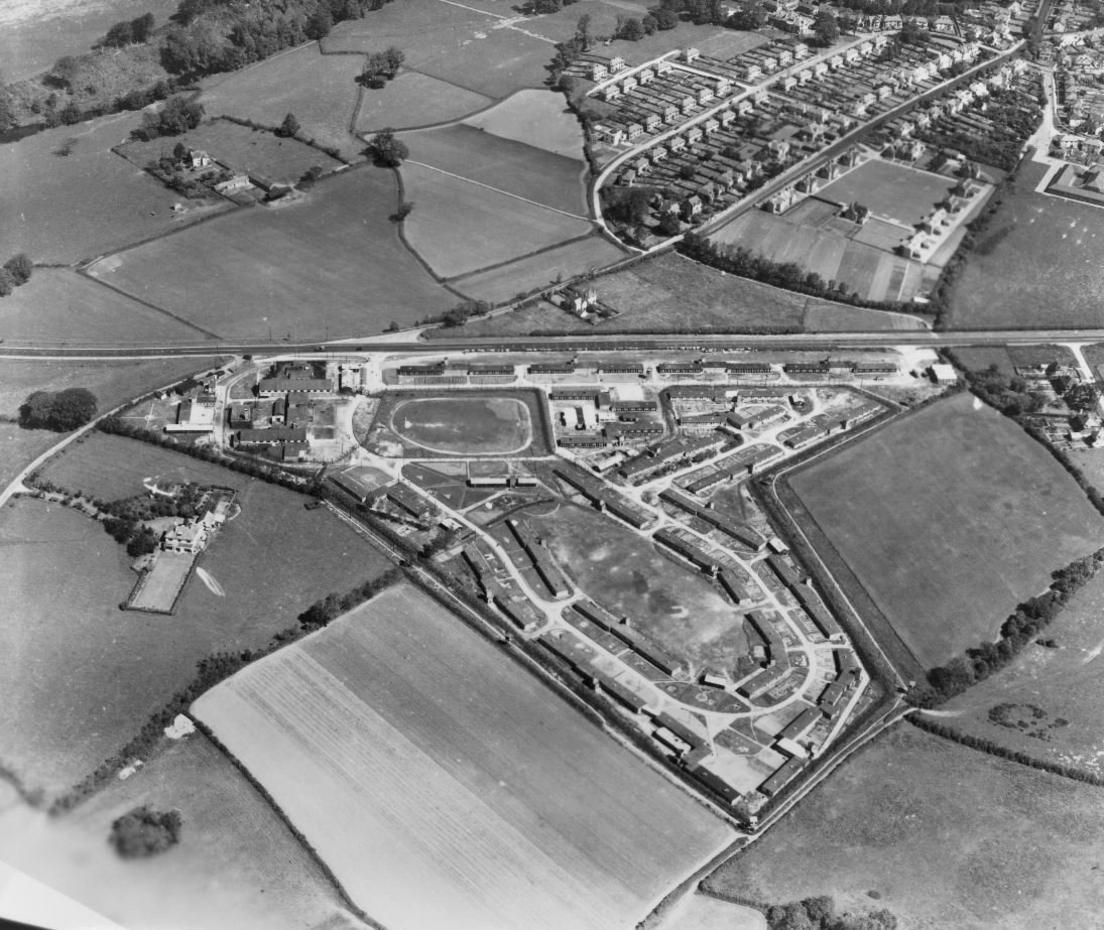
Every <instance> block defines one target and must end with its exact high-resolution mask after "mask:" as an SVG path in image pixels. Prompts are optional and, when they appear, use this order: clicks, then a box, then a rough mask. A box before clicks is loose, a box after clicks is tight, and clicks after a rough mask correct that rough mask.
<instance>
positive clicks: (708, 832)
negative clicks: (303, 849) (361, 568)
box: [194, 585, 731, 930]
mask: <svg viewBox="0 0 1104 930" xmlns="http://www.w3.org/2000/svg"><path fill="white" fill-rule="evenodd" d="M194 710H195V712H196V713H197V714H198V716H199V717H200V718H201V719H202V720H203V721H204V722H205V723H207V724H208V725H209V726H210V727H211V728H212V729H213V730H214V732H215V734H216V735H217V736H218V738H219V739H220V740H221V741H222V742H223V743H225V744H226V745H227V746H228V747H229V748H230V750H231V751H232V752H233V753H234V754H235V755H236V756H237V758H238V759H240V760H241V761H242V762H243V763H244V764H245V765H246V766H247V767H248V768H249V770H250V772H251V773H252V774H253V775H254V777H256V778H258V779H259V780H260V781H261V783H262V784H264V785H265V787H266V788H267V790H268V791H269V792H270V793H271V794H272V796H273V797H274V798H275V799H276V802H277V803H278V804H279V805H280V806H281V807H282V808H283V810H284V811H285V813H287V814H288V816H289V817H290V818H291V820H292V822H293V823H295V825H296V827H297V828H298V829H300V830H302V831H303V833H304V834H305V835H306V837H307V839H308V841H309V842H311V843H312V845H314V847H315V848H316V849H317V850H318V851H319V853H320V855H321V856H322V858H323V859H324V860H325V861H326V862H327V864H328V865H329V866H330V868H331V869H333V871H334V872H335V874H336V875H337V876H338V878H339V879H340V880H341V881H342V882H343V884H344V885H345V887H346V888H347V890H348V891H349V893H350V894H351V895H352V897H353V898H354V900H355V901H356V902H357V903H358V904H359V905H360V906H361V907H363V908H364V909H365V910H366V911H367V912H368V913H369V914H370V915H371V916H372V917H373V918H374V919H376V920H379V921H380V922H381V923H383V924H385V925H386V926H388V927H391V928H393V930H406V928H421V927H438V926H450V927H457V928H461V930H468V928H471V930H497V928H502V930H507V928H508V930H515V928H517V927H520V926H525V927H532V928H534V930H536V928H548V930H553V928H556V930H568V928H616V927H631V926H633V925H635V923H636V922H637V921H638V920H640V919H641V918H642V917H643V916H644V915H645V914H646V913H647V912H648V910H649V909H650V908H651V907H652V906H653V905H654V903H655V902H656V901H658V899H659V898H660V897H661V896H662V895H663V894H664V893H665V892H666V890H667V889H668V888H669V887H670V885H671V884H673V883H674V882H676V881H678V880H679V879H680V878H681V877H683V876H684V875H685V874H687V873H689V872H690V871H692V870H693V868H694V867H695V866H696V865H698V864H700V863H702V862H704V861H706V860H707V859H708V857H709V856H710V855H711V854H713V853H715V852H716V851H717V850H718V849H719V848H721V847H722V846H723V845H724V843H725V842H726V841H727V840H728V839H729V837H730V836H731V833H730V831H729V829H728V828H727V827H726V826H724V825H723V824H722V823H721V822H720V821H718V820H716V819H715V818H713V816H712V815H710V814H708V813H707V812H706V811H705V810H704V809H703V808H701V807H699V806H697V804H696V803H695V802H693V801H692V800H691V799H690V798H689V797H687V796H686V795H684V794H682V792H681V791H679V790H678V789H676V788H675V787H674V786H673V785H670V784H669V783H668V782H666V781H665V780H664V779H663V778H662V777H661V776H659V775H658V773H656V772H655V771H653V770H652V769H651V768H649V767H647V766H644V765H642V764H641V763H640V762H639V760H637V759H636V758H635V757H633V756H632V755H631V754H629V753H627V752H625V750H624V749H623V748H622V747H620V746H618V745H617V744H616V743H615V742H613V741H611V740H609V739H608V738H607V737H606V736H605V735H604V734H603V733H602V732H601V731H600V730H598V729H596V728H594V727H592V726H590V725H589V724H588V723H587V722H585V721H584V720H583V719H582V718H581V717H579V716H578V715H577V712H576V711H575V710H574V709H573V708H571V707H570V706H569V705H568V704H566V703H565V702H563V701H561V700H560V699H559V698H558V697H557V696H555V695H554V694H553V693H552V692H550V691H548V690H547V688H546V687H545V686H544V685H543V684H542V683H541V682H539V681H538V680H537V679H536V678H533V677H531V676H530V675H529V674H528V673H526V672H524V671H523V670H522V669H521V667H520V666H518V665H515V664H513V663H511V662H510V661H509V660H508V659H504V657H503V655H502V654H501V653H500V651H499V650H497V649H496V648H495V647H494V646H493V645H492V644H490V643H488V642H486V641H485V640H483V639H481V638H480V637H479V636H478V635H476V634H475V633H474V632H472V631H471V630H470V629H468V628H467V627H466V626H464V625H463V624H462V623H461V622H459V621H458V620H457V619H456V618H455V617H453V616H452V615H450V614H449V613H448V612H447V611H445V610H444V609H443V608H441V607H440V606H439V605H437V604H436V602H434V601H432V600H430V599H429V598H427V597H426V596H425V595H423V594H421V593H420V592H418V591H416V590H415V589H413V588H411V587H408V586H405V585H404V586H400V587H397V588H392V589H390V590H388V591H386V592H384V593H383V594H382V595H380V596H378V597H377V598H375V599H373V600H372V601H369V602H368V603H367V604H365V605H363V606H362V607H360V608H358V609H357V610H355V611H353V612H352V613H351V614H349V615H347V616H346V617H344V618H343V619H341V620H339V621H337V622H335V623H333V624H331V625H330V626H329V627H328V628H327V629H326V630H323V631H320V633H319V634H317V635H313V636H311V637H308V638H307V639H305V640H302V641H300V642H299V643H297V644H295V645H293V646H291V647H288V648H286V649H284V650H281V651H280V652H278V653H275V654H273V655H271V656H269V657H267V658H266V659H263V660H261V661H260V662H257V663H255V664H254V665H252V666H250V667H248V668H246V669H244V670H243V671H242V672H240V673H238V674H237V675H235V676H234V677H233V678H231V679H229V680H227V681H226V682H223V683H222V684H221V685H219V686H217V687H215V688H214V689H212V690H211V691H210V692H208V693H207V694H205V695H204V696H203V697H202V698H200V699H199V700H198V701H197V702H196V704H195V707H194ZM304 783H310V784H311V785H312V786H313V790H312V791H309V792H305V791H303V790H302V786H303V784H304ZM645 799H646V800H645ZM427 887H432V889H433V894H427V893H426V888H427Z"/></svg>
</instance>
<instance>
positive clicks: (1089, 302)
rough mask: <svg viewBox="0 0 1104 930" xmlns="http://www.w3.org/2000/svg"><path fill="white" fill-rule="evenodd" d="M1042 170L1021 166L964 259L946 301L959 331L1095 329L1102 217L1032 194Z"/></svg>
mask: <svg viewBox="0 0 1104 930" xmlns="http://www.w3.org/2000/svg"><path fill="white" fill-rule="evenodd" d="M1045 168H1046V166H1045V165H1040V164H1036V163H1034V162H1027V163H1025V165H1024V167H1023V168H1022V169H1021V171H1020V173H1019V175H1018V176H1017V178H1016V180H1015V182H1014V186H1013V189H1012V191H1011V192H1008V193H1005V194H1004V198H1003V203H1002V204H1001V206H1000V209H999V210H998V211H997V214H996V215H995V216H994V217H993V219H992V221H991V223H990V224H989V227H988V229H987V230H986V232H985V234H984V235H983V236H982V237H981V238H980V241H979V242H978V245H977V247H976V248H975V249H974V251H973V252H972V253H971V254H970V256H969V259H968V260H967V262H966V267H965V268H964V269H963V271H962V274H961V276H960V277H959V279H958V281H957V283H956V284H955V288H954V293H953V295H952V299H951V316H950V324H951V326H952V327H953V328H959V329H986V328H996V329H1002V328H1008V329H1015V328H1017V327H1022V326H1055V327H1061V326H1069V327H1093V326H1100V325H1101V323H1102V320H1104V315H1102V312H1101V307H1100V301H1099V300H1098V299H1097V296H1096V295H1098V294H1099V293H1100V292H1101V289H1102V288H1104V277H1102V266H1101V264H1100V260H1099V259H1100V250H1101V247H1102V246H1104V225H1102V221H1104V213H1102V212H1101V210H1100V208H1099V207H1094V206H1090V205H1088V204H1078V203H1071V202H1070V201H1068V200H1061V199H1059V198H1057V197H1048V196H1047V195H1045V194H1036V193H1035V192H1034V187H1035V184H1036V183H1037V182H1038V181H1039V178H1040V177H1041V175H1042V172H1043V171H1044V170H1045Z"/></svg>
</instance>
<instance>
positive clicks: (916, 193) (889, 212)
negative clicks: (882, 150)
mask: <svg viewBox="0 0 1104 930" xmlns="http://www.w3.org/2000/svg"><path fill="white" fill-rule="evenodd" d="M952 187H954V181H953V180H952V179H951V178H946V177H943V176H942V175H938V174H931V173H930V172H927V171H918V170H916V169H915V168H909V167H907V166H905V165H901V164H897V163H896V162H888V161H882V160H881V159H873V160H871V161H867V162H864V163H863V164H861V165H859V166H858V167H857V168H855V169H854V170H852V171H848V172H847V173H846V174H845V175H843V177H841V178H839V179H838V180H836V181H833V182H832V183H831V184H829V185H827V186H826V187H824V188H822V189H821V190H820V191H819V192H818V193H817V196H818V197H822V198H824V199H825V200H834V201H836V202H837V203H855V202H857V203H861V204H862V205H863V206H865V207H868V208H869V210H870V212H871V213H873V214H874V216H881V217H885V218H887V219H890V220H893V221H894V222H896V223H899V224H900V225H901V226H906V227H912V226H915V225H916V224H917V223H919V222H920V221H921V220H923V219H924V217H926V216H929V215H930V214H931V212H932V211H933V210H934V209H935V208H936V205H937V204H938V203H939V202H940V201H942V200H945V199H946V197H947V193H948V192H949V191H950V189H951V188H952Z"/></svg>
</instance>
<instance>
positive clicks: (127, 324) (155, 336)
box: [0, 268, 208, 346]
mask: <svg viewBox="0 0 1104 930" xmlns="http://www.w3.org/2000/svg"><path fill="white" fill-rule="evenodd" d="M207 338H208V336H207V334H206V333H204V332H203V331H202V330H200V329H196V328H195V327H192V326H188V325H187V324H185V323H182V322H181V321H180V320H176V319H173V318H172V317H171V316H169V315H168V314H167V313H161V312H159V311H157V310H154V309H153V308H152V307H147V306H146V305H145V304H142V303H139V302H138V301H137V300H134V299H133V298H131V297H128V296H127V295H126V294H120V293H119V292H118V291H113V290H112V289H111V288H108V287H104V286H103V285H102V284H99V283H98V282H96V281H93V280H91V279H89V278H87V277H85V276H84V275H81V274H77V272H75V271H73V270H72V269H70V268H37V269H35V273H34V276H33V277H32V278H31V280H30V281H28V282H27V283H26V284H24V285H23V286H22V287H19V288H16V289H15V290H14V291H12V293H11V294H9V295H8V296H7V297H4V298H0V339H3V340H4V341H5V342H6V343H9V344H16V345H18V344H19V343H21V342H29V343H43V342H45V343H60V344H63V345H88V346H94V345H97V344H100V345H103V344H110V345H119V344H123V345H125V344H127V343H131V344H134V345H163V344H168V343H174V342H178V343H183V342H187V343H193V344H194V343H197V342H202V341H203V340H204V339H207Z"/></svg>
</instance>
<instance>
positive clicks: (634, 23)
mask: <svg viewBox="0 0 1104 930" xmlns="http://www.w3.org/2000/svg"><path fill="white" fill-rule="evenodd" d="M618 38H619V39H626V40H627V41H629V42H639V41H640V40H641V39H643V38H644V24H643V23H641V22H640V20H639V19H637V18H636V17H635V16H628V17H626V18H625V20H624V22H622V23H621V28H620V29H619V30H618Z"/></svg>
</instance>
